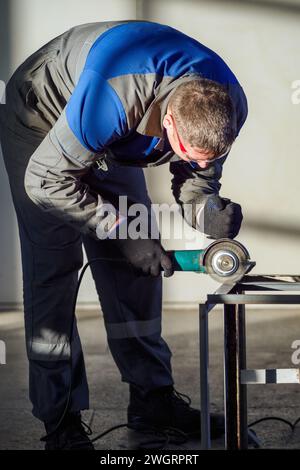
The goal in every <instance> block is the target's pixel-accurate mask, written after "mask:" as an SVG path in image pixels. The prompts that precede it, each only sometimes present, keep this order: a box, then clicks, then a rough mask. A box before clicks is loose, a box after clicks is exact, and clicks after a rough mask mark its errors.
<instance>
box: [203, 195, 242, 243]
mask: <svg viewBox="0 0 300 470" xmlns="http://www.w3.org/2000/svg"><path fill="white" fill-rule="evenodd" d="M203 211H204V213H203V216H204V233H206V234H207V235H209V236H210V237H212V238H216V239H218V238H235V237H236V236H237V234H238V233H239V230H240V228H241V223H242V220H243V214H242V209H241V206H240V205H239V204H236V203H235V202H231V200H230V199H225V198H221V197H220V196H218V195H216V194H214V195H212V196H209V197H208V199H207V200H206V202H205V205H204V209H203Z"/></svg>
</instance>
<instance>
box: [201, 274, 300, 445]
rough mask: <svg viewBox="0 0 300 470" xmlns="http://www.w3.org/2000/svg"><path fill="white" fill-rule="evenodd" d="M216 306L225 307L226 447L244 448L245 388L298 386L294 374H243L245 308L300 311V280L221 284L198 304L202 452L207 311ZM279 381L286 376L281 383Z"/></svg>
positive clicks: (206, 429) (263, 278) (206, 441)
mask: <svg viewBox="0 0 300 470" xmlns="http://www.w3.org/2000/svg"><path fill="white" fill-rule="evenodd" d="M291 291H292V293H291ZM297 291H298V293H297ZM251 292H252V293H251ZM254 292H255V293H254ZM266 292H267V293H266ZM275 292H276V294H275ZM286 292H289V294H286ZM220 304H221V305H223V306H224V308H223V310H224V412H225V448H226V449H246V448H247V447H248V423H247V384H249V383H251V384H253V383H299V382H300V380H299V376H300V374H299V369H278V370H277V369H270V370H260V371H256V370H252V371H250V370H247V369H246V322H245V314H246V305H248V304H257V305H263V304H271V305H272V304H283V305H286V304H289V305H291V304H294V305H296V304H299V306H300V275H297V276H296V275H280V276H279V275H256V276H254V275H245V276H244V277H243V278H242V279H241V280H239V281H238V282H237V283H236V284H231V285H229V284H228V285H227V284H223V285H221V286H220V287H219V288H218V289H217V290H216V292H215V293H214V294H210V295H207V300H206V301H205V302H204V303H201V304H200V305H199V324H200V325H199V326H200V390H201V447H202V449H209V448H210V447H211V439H210V419H209V416H210V403H209V312H210V311H211V310H212V309H213V308H214V307H215V306H216V305H220ZM250 314H251V313H250ZM279 370H280V371H282V372H285V373H284V374H281V375H280V374H278V378H277V374H276V371H279ZM262 372H264V373H265V374H264V377H266V380H265V382H263V381H262V378H261V377H262V376H263V374H262ZM279 377H285V378H286V379H285V380H286V382H284V379H282V378H281V379H280V378H279ZM287 377H288V378H287ZM268 378H269V380H268Z"/></svg>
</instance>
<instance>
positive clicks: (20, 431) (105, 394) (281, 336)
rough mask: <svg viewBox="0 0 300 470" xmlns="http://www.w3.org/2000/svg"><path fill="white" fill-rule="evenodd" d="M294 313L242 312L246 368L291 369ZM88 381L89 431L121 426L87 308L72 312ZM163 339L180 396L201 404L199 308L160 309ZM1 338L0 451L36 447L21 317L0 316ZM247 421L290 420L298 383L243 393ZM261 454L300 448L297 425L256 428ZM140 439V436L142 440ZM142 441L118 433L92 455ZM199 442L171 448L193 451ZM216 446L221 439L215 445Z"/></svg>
mask: <svg viewBox="0 0 300 470" xmlns="http://www.w3.org/2000/svg"><path fill="white" fill-rule="evenodd" d="M299 314H300V312H299V311H297V310H295V309H287V310H282V309H276V310H273V311H272V310H254V309H250V310H248V314H247V343H248V346H247V347H248V367H249V368H273V367H279V368H284V367H297V366H294V365H293V364H292V362H291V355H292V353H293V349H292V348H291V345H292V343H293V341H295V340H298V339H299V340H300V322H299ZM210 315H211V317H210V344H211V359H210V365H211V370H210V377H211V402H212V407H213V410H216V411H221V410H222V406H223V405H222V393H223V391H222V390H223V388H222V313H221V311H213V312H212V313H211V314H210ZM78 317H79V329H80V333H81V338H82V343H83V345H84V351H85V358H86V365H87V371H88V377H89V383H90V393H91V410H89V411H88V412H85V416H84V417H85V420H86V421H87V422H90V423H91V422H92V427H93V430H94V433H101V432H103V431H104V430H105V429H107V428H109V427H111V426H113V425H116V424H118V423H122V422H125V420H126V407H127V401H128V386H127V384H124V383H122V382H121V381H120V377H119V373H118V370H117V368H116V366H115V364H114V362H113V360H112V357H111V355H110V352H109V350H108V348H107V344H106V337H105V330H104V325H103V320H102V317H101V314H99V313H98V312H96V311H93V310H85V311H81V312H79V314H78ZM163 336H164V338H165V339H166V340H167V342H168V344H169V346H170V348H171V350H172V351H173V372H174V378H175V383H176V388H177V390H178V391H180V392H183V393H186V394H188V395H189V396H190V397H191V399H192V404H193V405H194V406H196V407H197V406H199V366H198V363H199V352H198V349H199V348H198V315H197V310H182V311H180V310H173V311H171V310H166V311H164V315H163ZM0 339H1V340H3V341H5V343H6V348H7V364H6V365H0V449H42V448H43V445H42V444H41V443H40V441H39V438H40V437H41V435H42V434H43V426H42V424H41V423H40V422H39V421H37V420H36V419H34V418H33V417H32V415H31V404H30V402H29V400H28V383H27V381H28V375H27V360H26V357H25V345H24V331H23V322H22V317H21V314H20V313H14V312H8V313H3V314H0ZM248 410H249V422H251V421H253V420H256V419H258V418H261V417H264V416H270V415H276V416H280V417H282V418H286V419H289V420H291V421H294V420H295V419H296V418H297V417H298V416H300V386H299V385H294V384H290V385H277V386H276V385H256V386H249V387H248ZM255 430H256V432H257V435H258V436H259V438H260V439H261V441H262V443H263V446H264V447H266V448H294V449H295V448H300V424H299V427H298V428H296V430H295V432H294V434H292V433H291V432H290V430H289V427H288V426H286V425H285V424H284V423H280V422H276V421H268V422H265V423H261V424H259V425H257V426H256V427H255ZM143 439H144V438H142V440H143ZM140 441H141V436H139V435H136V434H133V433H132V432H130V431H129V430H127V429H126V428H122V429H119V430H116V431H114V432H113V433H110V434H108V435H107V436H105V437H104V438H103V439H101V440H100V441H98V443H97V449H105V450H110V449H120V450H124V449H134V448H136V447H137V445H138V443H139V442H140ZM199 444H200V443H199V441H192V442H188V443H186V444H184V445H182V446H176V445H169V446H168V448H169V449H193V450H196V449H199ZM213 446H214V448H222V447H223V442H222V439H220V440H218V441H214V444H213Z"/></svg>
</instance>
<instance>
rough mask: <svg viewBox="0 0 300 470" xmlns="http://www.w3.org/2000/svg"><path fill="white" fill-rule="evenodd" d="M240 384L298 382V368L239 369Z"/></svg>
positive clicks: (299, 374)
mask: <svg viewBox="0 0 300 470" xmlns="http://www.w3.org/2000/svg"><path fill="white" fill-rule="evenodd" d="M241 383H242V384H247V385H250V384H299V383H300V369H295V368H294V369H246V370H241Z"/></svg>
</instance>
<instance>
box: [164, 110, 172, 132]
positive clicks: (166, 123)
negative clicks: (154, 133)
mask: <svg viewBox="0 0 300 470" xmlns="http://www.w3.org/2000/svg"><path fill="white" fill-rule="evenodd" d="M172 125H173V122H172V117H171V115H170V114H169V113H167V114H165V116H164V118H163V126H164V128H165V129H170V128H171V127H172Z"/></svg>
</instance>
